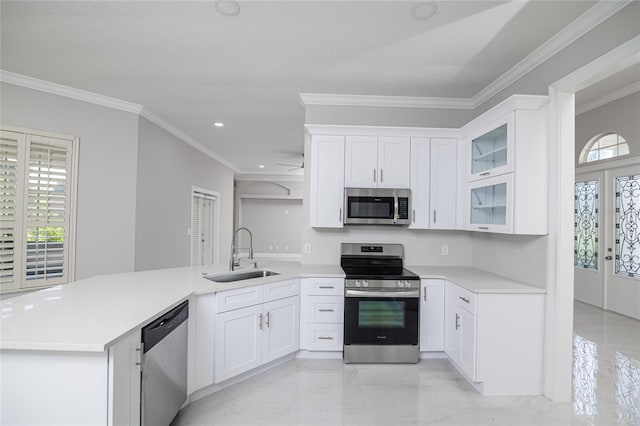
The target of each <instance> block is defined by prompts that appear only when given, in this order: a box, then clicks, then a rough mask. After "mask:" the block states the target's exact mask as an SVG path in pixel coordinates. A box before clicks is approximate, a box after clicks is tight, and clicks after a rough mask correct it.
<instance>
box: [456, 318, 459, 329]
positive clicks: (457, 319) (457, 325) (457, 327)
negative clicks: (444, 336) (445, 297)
mask: <svg viewBox="0 0 640 426" xmlns="http://www.w3.org/2000/svg"><path fill="white" fill-rule="evenodd" d="M458 321H460V315H458V314H456V330H457V329H459V328H460V323H459V322H458Z"/></svg>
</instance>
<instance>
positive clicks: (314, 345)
mask: <svg viewBox="0 0 640 426" xmlns="http://www.w3.org/2000/svg"><path fill="white" fill-rule="evenodd" d="M342 335H343V325H342V324H309V325H308V326H307V339H308V350H310V351H341V350H342V343H343V340H342Z"/></svg>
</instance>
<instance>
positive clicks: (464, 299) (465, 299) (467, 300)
mask: <svg viewBox="0 0 640 426" xmlns="http://www.w3.org/2000/svg"><path fill="white" fill-rule="evenodd" d="M459 299H460V300H462V301H463V302H464V303H469V301H470V299H467V298H466V297H462V296H460V297H459Z"/></svg>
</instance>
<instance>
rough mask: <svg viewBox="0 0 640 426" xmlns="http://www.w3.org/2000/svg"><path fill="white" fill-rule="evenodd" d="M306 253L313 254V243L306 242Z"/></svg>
mask: <svg viewBox="0 0 640 426" xmlns="http://www.w3.org/2000/svg"><path fill="white" fill-rule="evenodd" d="M304 254H311V243H304Z"/></svg>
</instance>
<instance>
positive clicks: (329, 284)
mask: <svg viewBox="0 0 640 426" xmlns="http://www.w3.org/2000/svg"><path fill="white" fill-rule="evenodd" d="M303 281H304V286H305V290H306V292H307V294H309V295H317V296H323V295H327V296H328V295H340V296H344V279H343V278H306V279H304V280H303Z"/></svg>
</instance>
